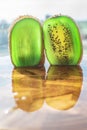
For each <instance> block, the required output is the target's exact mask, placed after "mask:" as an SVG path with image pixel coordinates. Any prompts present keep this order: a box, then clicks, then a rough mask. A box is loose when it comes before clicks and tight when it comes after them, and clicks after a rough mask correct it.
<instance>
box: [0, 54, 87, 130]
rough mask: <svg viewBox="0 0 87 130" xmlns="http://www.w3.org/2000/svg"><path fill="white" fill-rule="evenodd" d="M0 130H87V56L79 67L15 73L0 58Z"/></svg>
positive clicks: (5, 61) (7, 62)
mask: <svg viewBox="0 0 87 130" xmlns="http://www.w3.org/2000/svg"><path fill="white" fill-rule="evenodd" d="M0 61H1V62H0V130H77V129H78V130H87V55H86V54H85V55H84V56H83V59H82V62H81V64H80V66H49V64H48V62H47V61H46V63H45V66H44V67H42V68H39V69H38V68H24V69H23V68H20V69H14V68H13V66H12V64H11V62H10V58H9V56H4V57H0Z"/></svg>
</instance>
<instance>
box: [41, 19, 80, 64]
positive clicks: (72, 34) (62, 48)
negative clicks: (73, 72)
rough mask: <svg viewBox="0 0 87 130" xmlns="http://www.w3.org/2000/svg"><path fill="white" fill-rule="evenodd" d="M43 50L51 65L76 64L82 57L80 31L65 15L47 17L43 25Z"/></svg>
mask: <svg viewBox="0 0 87 130" xmlns="http://www.w3.org/2000/svg"><path fill="white" fill-rule="evenodd" d="M43 32H44V43H45V51H46V56H47V58H48V61H49V63H50V64H51V65H77V64H79V62H80V61H81V57H82V43H81V38H80V33H79V30H78V27H77V25H76V24H75V22H74V21H73V20H72V19H71V18H70V17H67V16H55V17H52V18H49V19H47V20H46V21H45V22H44V26H43Z"/></svg>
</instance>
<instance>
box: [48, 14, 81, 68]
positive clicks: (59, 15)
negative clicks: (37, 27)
mask: <svg viewBox="0 0 87 130" xmlns="http://www.w3.org/2000/svg"><path fill="white" fill-rule="evenodd" d="M61 16H64V17H68V18H70V19H71V20H72V21H73V23H75V25H76V27H77V30H78V33H79V38H80V41H81V47H82V54H81V57H80V59H79V61H78V64H77V65H79V64H80V62H81V60H82V57H83V44H82V39H81V35H80V30H79V27H78V25H77V23H76V22H75V20H74V19H73V18H71V17H70V16H68V15H62V14H55V15H53V16H51V17H49V18H48V19H51V18H56V17H61ZM47 59H48V58H47ZM48 61H49V59H48ZM71 66H72V65H71Z"/></svg>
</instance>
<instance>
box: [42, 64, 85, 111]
mask: <svg viewBox="0 0 87 130" xmlns="http://www.w3.org/2000/svg"><path fill="white" fill-rule="evenodd" d="M82 81H83V74H82V69H81V67H80V66H51V67H50V68H49V70H48V75H47V78H46V82H45V91H44V95H45V97H46V103H47V104H48V105H49V106H50V107H53V108H55V109H57V110H68V109H70V108H72V107H73V106H74V105H75V104H76V102H77V100H78V98H79V95H80V92H81V87H82Z"/></svg>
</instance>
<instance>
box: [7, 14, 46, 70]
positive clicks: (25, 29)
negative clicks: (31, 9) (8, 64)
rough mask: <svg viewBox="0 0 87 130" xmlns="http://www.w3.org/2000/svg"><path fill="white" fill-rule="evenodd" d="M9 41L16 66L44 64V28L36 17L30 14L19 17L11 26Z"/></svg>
mask: <svg viewBox="0 0 87 130" xmlns="http://www.w3.org/2000/svg"><path fill="white" fill-rule="evenodd" d="M9 41H10V55H11V59H12V63H13V64H14V66H15V67H27V66H39V65H43V63H44V56H43V55H44V54H43V40H42V28H41V25H40V23H39V22H38V21H37V20H36V19H34V18H32V17H29V16H22V17H20V18H19V19H17V20H16V22H15V23H14V24H13V26H12V28H11V31H10V36H9Z"/></svg>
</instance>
